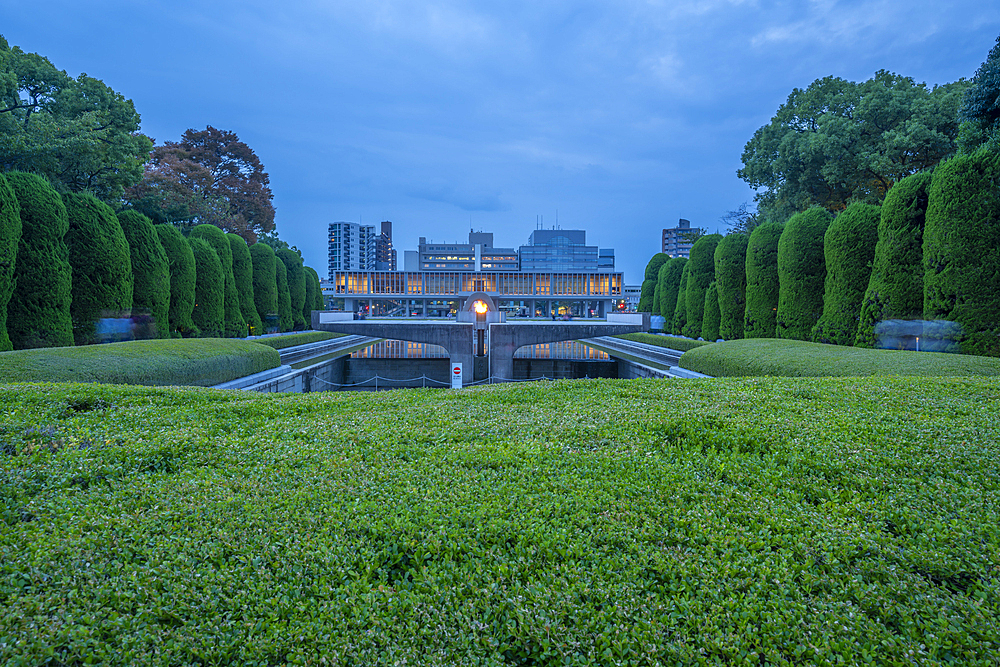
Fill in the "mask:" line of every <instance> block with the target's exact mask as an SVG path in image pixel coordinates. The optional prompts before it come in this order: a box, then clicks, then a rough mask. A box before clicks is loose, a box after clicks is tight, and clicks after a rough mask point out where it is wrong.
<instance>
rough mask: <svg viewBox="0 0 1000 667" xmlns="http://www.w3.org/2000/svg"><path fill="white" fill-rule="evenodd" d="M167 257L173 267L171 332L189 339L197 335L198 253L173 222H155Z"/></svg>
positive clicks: (169, 264)
mask: <svg viewBox="0 0 1000 667" xmlns="http://www.w3.org/2000/svg"><path fill="white" fill-rule="evenodd" d="M153 229H155V230H156V235H157V237H159V239H160V245H161V246H162V247H163V252H164V253H165V254H166V256H167V266H168V268H169V270H170V302H169V304H170V310H169V314H168V316H167V318H168V320H169V321H170V334H171V335H173V336H183V337H185V338H188V337H191V336H197V335H198V333H199V331H198V327H196V326H195V324H194V320H193V319H192V318H191V313H192V312H194V288H195V282H196V281H197V272H196V270H195V263H194V253H193V252H191V246H190V245H188V242H187V239H185V238H184V237H183V236H182V235H181V233H180V231H178V229H177V228H176V227H174V226H173V225H168V224H165V225H153Z"/></svg>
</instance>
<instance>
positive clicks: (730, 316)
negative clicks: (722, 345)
mask: <svg viewBox="0 0 1000 667" xmlns="http://www.w3.org/2000/svg"><path fill="white" fill-rule="evenodd" d="M749 242H750V236H749V235H747V234H729V235H728V236H724V237H723V238H722V240H721V241H719V245H717V246H716V247H715V283H716V285H715V287H716V290H717V293H718V303H719V335H718V336H716V338H725V339H726V340H736V339H737V338H743V318H744V317H745V316H746V301H747V296H746V292H747V245H748V244H749ZM706 340H707V339H706ZM712 340H715V338H713V339H712Z"/></svg>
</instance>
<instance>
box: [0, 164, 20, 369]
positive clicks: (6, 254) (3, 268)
mask: <svg viewBox="0 0 1000 667" xmlns="http://www.w3.org/2000/svg"><path fill="white" fill-rule="evenodd" d="M20 241H21V207H20V205H18V203H17V195H15V194H14V191H13V190H12V189H11V187H10V185H8V184H7V179H6V178H4V177H3V175H2V174H0V352H4V351H6V350H11V349H13V345H12V344H11V342H10V338H9V337H8V336H7V303H8V302H9V301H10V297H11V296H12V295H13V294H14V266H15V264H16V262H17V250H18V244H19V243H20Z"/></svg>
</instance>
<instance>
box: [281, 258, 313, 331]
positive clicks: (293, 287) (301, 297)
mask: <svg viewBox="0 0 1000 667" xmlns="http://www.w3.org/2000/svg"><path fill="white" fill-rule="evenodd" d="M274 254H275V255H276V256H277V257H278V261H280V262H282V263H284V265H285V269H286V271H287V274H286V277H287V279H288V297H289V301H290V307H291V316H292V328H293V329H294V330H295V331H302V330H303V329H305V328H306V322H305V319H304V318H303V317H302V307H303V306H304V305H305V302H306V280H305V273H304V272H303V271H302V258H301V257H299V256H298V255H297V254H296V253H294V252H292V251H291V250H284V249H282V250H278V251H277V252H275V253H274Z"/></svg>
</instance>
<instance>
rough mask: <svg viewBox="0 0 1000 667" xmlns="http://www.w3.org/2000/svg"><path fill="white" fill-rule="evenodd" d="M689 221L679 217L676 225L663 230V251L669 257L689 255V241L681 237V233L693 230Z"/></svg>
mask: <svg viewBox="0 0 1000 667" xmlns="http://www.w3.org/2000/svg"><path fill="white" fill-rule="evenodd" d="M693 231H695V229H693V228H692V227H691V221H690V220H685V219H684V218H681V219H680V220H678V221H677V226H676V227H672V228H670V229H664V230H663V248H662V250H661V251H660V252H663V253H665V254H667V255H670V256H671V257H689V256H690V254H691V245H692V244H691V243H690V242H689V241H686V240H685V239H684V238H683V236H682V235H683V234H686V233H689V232H693Z"/></svg>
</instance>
